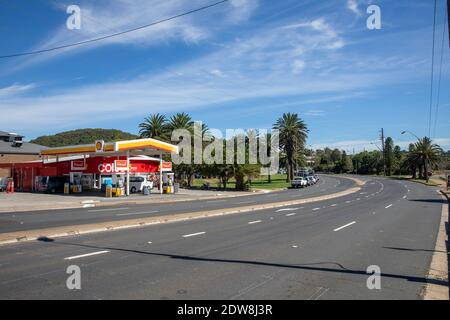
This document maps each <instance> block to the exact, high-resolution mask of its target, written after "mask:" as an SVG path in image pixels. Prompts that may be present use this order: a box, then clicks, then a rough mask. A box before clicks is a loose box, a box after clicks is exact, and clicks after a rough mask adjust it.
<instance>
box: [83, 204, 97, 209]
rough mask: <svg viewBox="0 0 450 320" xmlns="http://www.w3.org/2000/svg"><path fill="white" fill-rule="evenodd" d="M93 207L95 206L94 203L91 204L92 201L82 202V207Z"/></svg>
mask: <svg viewBox="0 0 450 320" xmlns="http://www.w3.org/2000/svg"><path fill="white" fill-rule="evenodd" d="M94 207H95V204H93V203H86V204H83V208H94Z"/></svg>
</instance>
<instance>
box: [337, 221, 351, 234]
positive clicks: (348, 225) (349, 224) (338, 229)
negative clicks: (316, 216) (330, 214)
mask: <svg viewBox="0 0 450 320" xmlns="http://www.w3.org/2000/svg"><path fill="white" fill-rule="evenodd" d="M355 223H356V221H352V222H350V223H347V224H346V225H345V226H342V227H339V228H337V229H334V230H333V231H334V232H336V231H340V230H342V229H344V228H347V227H350V226H351V225H352V224H355Z"/></svg>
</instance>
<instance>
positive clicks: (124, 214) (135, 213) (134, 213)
mask: <svg viewBox="0 0 450 320" xmlns="http://www.w3.org/2000/svg"><path fill="white" fill-rule="evenodd" d="M157 212H159V211H158V210H154V211H143V212H131V213H118V214H116V216H134V215H138V214H151V213H157Z"/></svg>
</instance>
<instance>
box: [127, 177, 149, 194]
mask: <svg viewBox="0 0 450 320" xmlns="http://www.w3.org/2000/svg"><path fill="white" fill-rule="evenodd" d="M144 187H149V188H150V190H151V189H153V181H150V180H148V179H147V177H146V176H132V177H130V192H131V193H136V192H142V190H143V189H144Z"/></svg>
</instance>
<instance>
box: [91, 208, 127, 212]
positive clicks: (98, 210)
mask: <svg viewBox="0 0 450 320" xmlns="http://www.w3.org/2000/svg"><path fill="white" fill-rule="evenodd" d="M128 209H129V208H110V209H96V210H88V212H102V211H119V210H128Z"/></svg>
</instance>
